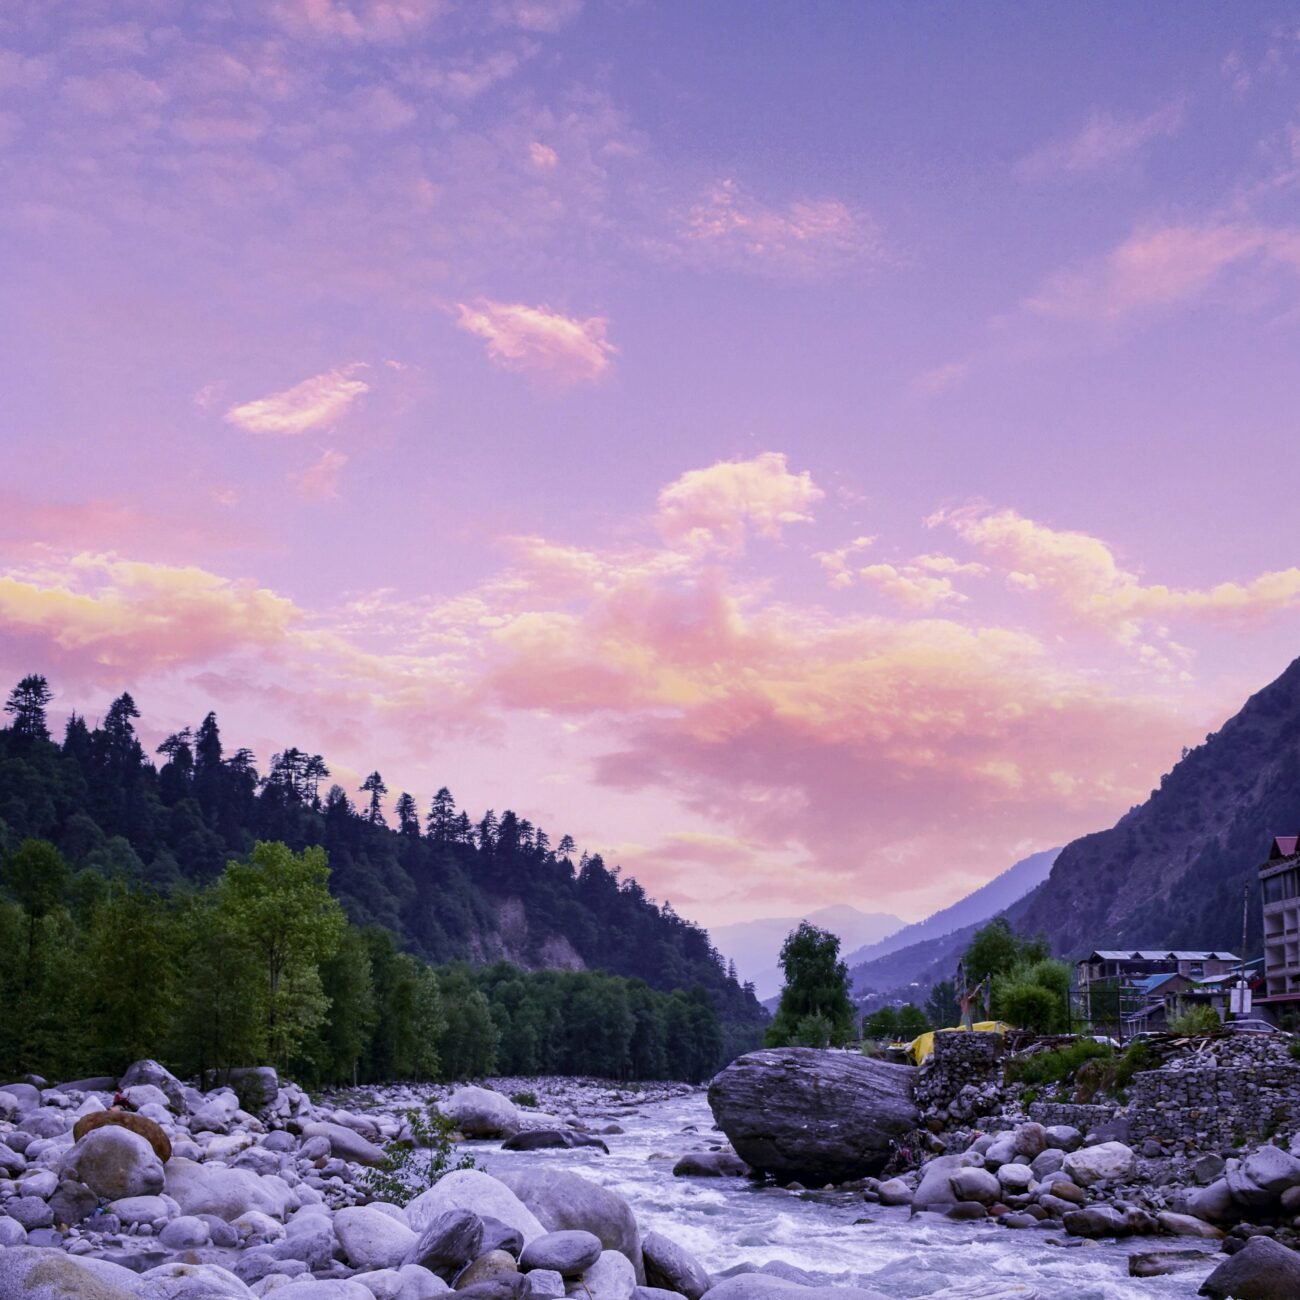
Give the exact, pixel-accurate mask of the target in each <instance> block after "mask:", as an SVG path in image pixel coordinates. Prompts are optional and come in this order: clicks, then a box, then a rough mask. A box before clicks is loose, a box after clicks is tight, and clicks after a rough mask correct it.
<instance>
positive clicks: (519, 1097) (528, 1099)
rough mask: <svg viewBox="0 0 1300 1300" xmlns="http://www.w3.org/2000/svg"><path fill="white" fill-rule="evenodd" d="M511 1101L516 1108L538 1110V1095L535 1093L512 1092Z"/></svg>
mask: <svg viewBox="0 0 1300 1300" xmlns="http://www.w3.org/2000/svg"><path fill="white" fill-rule="evenodd" d="M510 1100H511V1101H513V1102H514V1104H515V1105H516V1106H524V1107H526V1108H527V1109H528V1110H536V1109H537V1094H536V1093H535V1092H512V1093H511V1094H510Z"/></svg>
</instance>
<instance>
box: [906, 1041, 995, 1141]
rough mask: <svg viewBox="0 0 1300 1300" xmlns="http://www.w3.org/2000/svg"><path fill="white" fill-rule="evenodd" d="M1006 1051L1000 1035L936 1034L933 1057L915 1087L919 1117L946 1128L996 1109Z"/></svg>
mask: <svg viewBox="0 0 1300 1300" xmlns="http://www.w3.org/2000/svg"><path fill="white" fill-rule="evenodd" d="M1005 1050H1006V1040H1005V1039H1004V1038H1003V1036H1002V1035H1001V1034H989V1033H969V1034H935V1036H934V1055H933V1056H932V1057H931V1058H930V1063H929V1065H927V1066H926V1067H925V1069H924V1070H923V1071H922V1072H921V1076H920V1078H919V1079H918V1081H917V1084H916V1104H917V1106H918V1107H919V1108H920V1110H921V1112H922V1114H923V1115H924V1116H925V1117H926V1118H927V1119H932V1120H935V1121H936V1122H937V1123H939V1124H942V1125H944V1126H947V1125H948V1124H949V1123H953V1122H964V1121H966V1120H969V1119H971V1118H973V1117H974V1116H977V1115H984V1114H988V1113H990V1112H991V1111H992V1110H994V1109H996V1106H997V1103H998V1101H999V1099H1000V1095H1001V1089H1002V1056H1003V1053H1004V1052H1005Z"/></svg>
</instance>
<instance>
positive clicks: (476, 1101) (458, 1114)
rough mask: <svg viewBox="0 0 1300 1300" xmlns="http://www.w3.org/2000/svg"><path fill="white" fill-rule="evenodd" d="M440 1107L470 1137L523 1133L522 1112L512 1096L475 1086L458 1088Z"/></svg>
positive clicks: (440, 1103)
mask: <svg viewBox="0 0 1300 1300" xmlns="http://www.w3.org/2000/svg"><path fill="white" fill-rule="evenodd" d="M438 1109H439V1110H440V1111H441V1112H442V1114H444V1115H445V1116H446V1117H447V1118H448V1119H450V1120H452V1121H453V1122H454V1123H455V1125H456V1127H457V1128H458V1129H460V1131H461V1132H462V1133H464V1135H465V1136H466V1137H477V1138H495V1137H510V1136H512V1135H513V1134H515V1133H518V1132H519V1111H518V1110H517V1109H516V1108H515V1104H514V1102H513V1101H511V1100H510V1098H509V1097H503V1096H502V1095H501V1094H500V1093H499V1092H492V1091H491V1090H490V1089H488V1088H476V1087H473V1086H472V1085H470V1086H467V1087H464V1088H457V1089H456V1091H455V1092H453V1093H452V1094H451V1096H450V1097H447V1098H446V1099H445V1100H443V1101H441V1102H439V1103H438Z"/></svg>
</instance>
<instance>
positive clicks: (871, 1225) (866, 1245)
mask: <svg viewBox="0 0 1300 1300" xmlns="http://www.w3.org/2000/svg"><path fill="white" fill-rule="evenodd" d="M545 1102H546V1099H544V1101H543V1104H545ZM549 1108H550V1107H549V1106H548V1109H549ZM578 1113H579V1114H581V1115H582V1116H584V1117H585V1118H586V1119H587V1120H589V1121H592V1122H594V1123H596V1124H597V1125H599V1124H601V1123H607V1122H615V1123H617V1124H619V1125H620V1126H621V1127H622V1128H623V1130H624V1131H623V1133H621V1134H615V1135H609V1136H607V1137H605V1139H604V1140H605V1141H606V1142H607V1143H608V1145H609V1155H604V1154H602V1153H601V1152H600V1151H598V1150H583V1149H578V1150H574V1151H563V1150H561V1151H535V1152H508V1151H502V1150H501V1144H500V1143H499V1142H471V1143H467V1144H466V1149H468V1150H470V1151H472V1152H473V1154H474V1155H475V1158H476V1159H477V1160H478V1162H479V1164H480V1165H481V1166H482V1167H483V1168H484V1169H486V1170H487V1172H488V1173H499V1172H504V1171H506V1170H509V1169H512V1168H513V1169H518V1168H520V1167H521V1166H524V1165H551V1166H555V1165H558V1166H562V1167H564V1168H569V1169H572V1170H573V1171H574V1172H576V1173H580V1174H582V1175H583V1176H584V1177H587V1178H590V1179H592V1180H593V1181H594V1182H598V1183H601V1184H603V1185H604V1186H606V1187H609V1188H610V1189H611V1190H613V1191H616V1192H618V1193H619V1194H620V1195H621V1196H623V1197H624V1198H625V1199H626V1200H627V1201H628V1203H629V1204H630V1205H631V1206H632V1209H633V1211H634V1212H635V1214H636V1217H637V1221H638V1222H639V1223H640V1225H641V1230H642V1231H643V1232H644V1231H647V1230H649V1229H655V1230H657V1231H659V1232H662V1233H663V1234H664V1235H665V1236H668V1237H670V1238H672V1239H673V1240H675V1241H677V1242H679V1243H680V1244H681V1245H682V1246H684V1247H686V1248H687V1249H688V1250H690V1251H692V1252H693V1253H694V1254H695V1255H696V1256H697V1257H698V1258H699V1260H700V1262H701V1263H702V1264H704V1266H705V1267H706V1268H708V1269H709V1270H710V1272H713V1273H717V1272H720V1271H722V1270H724V1269H727V1268H729V1267H731V1266H732V1265H735V1264H740V1263H750V1264H755V1265H761V1264H765V1263H767V1262H768V1261H770V1260H782V1261H784V1262H786V1263H788V1264H793V1265H795V1266H796V1267H798V1268H800V1269H804V1270H806V1271H808V1272H810V1273H813V1274H815V1275H817V1277H818V1278H819V1279H820V1280H822V1281H824V1282H825V1283H826V1284H831V1283H836V1284H839V1285H864V1286H875V1287H877V1288H878V1289H879V1290H881V1291H883V1292H884V1293H886V1294H887V1295H891V1296H898V1297H920V1296H932V1295H935V1294H936V1293H939V1292H943V1297H944V1300H949V1297H957V1296H959V1295H960V1294H961V1290H962V1289H966V1288H970V1289H971V1290H972V1291H974V1292H977V1293H978V1294H979V1295H981V1296H989V1295H996V1294H997V1291H996V1290H995V1289H993V1288H992V1287H991V1284H993V1283H1000V1284H1002V1285H1004V1286H1006V1287H1007V1291H1006V1294H1007V1295H1008V1296H1017V1297H1028V1296H1030V1295H1036V1296H1038V1297H1041V1300H1156V1297H1160V1298H1162V1300H1163V1298H1164V1297H1174V1296H1177V1297H1191V1296H1195V1295H1196V1293H1197V1289H1198V1288H1199V1286H1200V1284H1201V1282H1202V1281H1203V1280H1204V1278H1205V1276H1206V1275H1207V1274H1208V1273H1209V1272H1210V1270H1211V1269H1212V1268H1213V1266H1214V1264H1215V1263H1216V1262H1218V1260H1219V1259H1221V1258H1222V1257H1221V1256H1217V1255H1216V1254H1215V1253H1211V1252H1207V1253H1206V1256H1205V1264H1204V1266H1203V1267H1202V1266H1198V1267H1196V1268H1195V1269H1193V1270H1191V1271H1189V1272H1184V1273H1181V1274H1178V1275H1175V1276H1169V1277H1162V1278H1143V1279H1136V1278H1130V1277H1129V1276H1128V1258H1129V1255H1130V1254H1133V1253H1139V1252H1145V1251H1151V1250H1161V1249H1176V1250H1187V1249H1195V1248H1196V1247H1197V1246H1198V1245H1201V1244H1203V1243H1197V1242H1195V1241H1191V1240H1187V1239H1183V1238H1168V1237H1140V1238H1134V1239H1131V1240H1129V1241H1125V1242H1119V1243H1115V1242H1107V1243H1094V1242H1088V1241H1082V1240H1080V1239H1078V1238H1072V1237H1068V1236H1066V1235H1065V1233H1064V1232H1063V1231H1061V1230H1059V1229H1057V1230H1054V1231H1046V1230H1042V1229H1037V1230H1033V1229H1031V1230H1019V1231H1018V1230H1008V1229H1004V1228H999V1227H998V1226H997V1225H996V1224H994V1223H991V1222H984V1223H954V1222H948V1221H947V1220H944V1219H940V1218H938V1217H937V1216H933V1215H924V1216H921V1217H920V1218H918V1219H916V1220H911V1219H910V1218H909V1212H908V1210H907V1209H905V1208H885V1207H882V1206H879V1205H873V1204H866V1203H864V1202H863V1201H862V1200H861V1199H858V1198H856V1197H855V1196H853V1195H852V1194H849V1193H823V1192H804V1193H799V1192H787V1191H784V1190H782V1189H778V1188H774V1187H770V1186H768V1187H763V1186H757V1185H754V1184H752V1183H750V1182H749V1181H748V1180H746V1179H742V1178H722V1179H719V1178H674V1177H673V1174H672V1168H673V1163H674V1162H675V1161H676V1159H677V1158H678V1156H680V1155H681V1154H683V1153H684V1152H686V1151H689V1150H692V1149H699V1148H701V1147H703V1146H705V1145H706V1144H707V1143H708V1142H710V1141H716V1140H718V1139H719V1137H720V1135H719V1134H717V1133H715V1132H714V1131H713V1117H712V1115H711V1114H710V1112H709V1108H708V1103H707V1102H706V1100H705V1097H704V1093H703V1091H696V1092H693V1093H691V1094H690V1095H689V1096H682V1097H674V1098H670V1099H668V1100H662V1101H649V1102H638V1101H637V1100H636V1098H635V1094H631V1093H629V1094H619V1093H618V1092H616V1091H612V1090H610V1089H608V1088H590V1089H584V1090H583V1095H582V1099H581V1109H579V1110H578Z"/></svg>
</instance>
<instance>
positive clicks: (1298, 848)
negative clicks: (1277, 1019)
mask: <svg viewBox="0 0 1300 1300" xmlns="http://www.w3.org/2000/svg"><path fill="white" fill-rule="evenodd" d="M1259 885H1260V893H1261V895H1262V896H1263V903H1264V996H1263V997H1262V998H1260V999H1259V1000H1260V1001H1261V1002H1267V1003H1273V1004H1275V1005H1274V1010H1277V1009H1278V1007H1277V1006H1276V1004H1278V1003H1283V1002H1293V1001H1294V1002H1300V835H1279V836H1277V837H1276V838H1275V839H1274V840H1273V844H1272V847H1271V848H1270V849H1269V853H1268V861H1267V862H1265V863H1264V864H1263V865H1262V866H1261V867H1260V869H1259Z"/></svg>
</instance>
